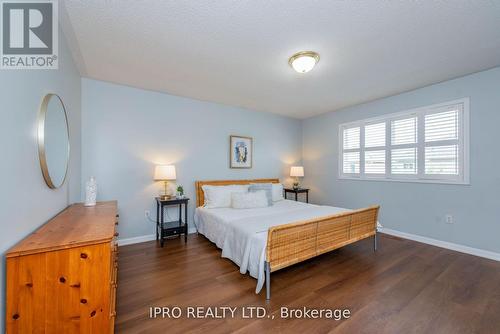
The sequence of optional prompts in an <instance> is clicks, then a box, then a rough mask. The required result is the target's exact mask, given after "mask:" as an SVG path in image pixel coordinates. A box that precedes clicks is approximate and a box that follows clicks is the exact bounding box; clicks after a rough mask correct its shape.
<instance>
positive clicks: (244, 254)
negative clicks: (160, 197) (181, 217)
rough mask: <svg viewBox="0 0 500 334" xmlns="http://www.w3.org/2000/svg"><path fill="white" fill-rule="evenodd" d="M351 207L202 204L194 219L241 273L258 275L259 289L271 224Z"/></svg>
mask: <svg viewBox="0 0 500 334" xmlns="http://www.w3.org/2000/svg"><path fill="white" fill-rule="evenodd" d="M346 211H350V210H349V209H343V208H336V207H332V206H320V205H313V204H306V203H302V202H295V201H289V200H283V201H279V202H275V203H274V205H272V206H269V207H265V208H256V209H232V208H216V209H206V208H203V207H199V208H197V209H196V211H195V215H194V222H195V224H196V227H197V230H198V232H199V233H201V234H203V235H204V236H206V237H207V238H208V239H209V240H210V241H212V242H214V243H215V244H216V245H217V247H219V248H220V249H222V257H225V258H228V259H230V260H231V261H233V262H234V263H236V264H237V265H238V266H239V267H240V273H242V274H246V273H247V272H248V273H249V274H250V276H252V277H255V278H256V279H257V287H256V289H255V293H259V292H260V290H261V289H262V286H263V285H264V280H265V275H264V261H265V260H266V252H265V251H266V244H267V231H268V230H269V228H270V227H272V226H276V225H283V224H288V223H293V222H297V221H301V220H306V219H313V218H318V217H323V216H328V215H332V214H336V213H339V212H346Z"/></svg>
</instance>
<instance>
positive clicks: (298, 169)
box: [290, 166, 304, 189]
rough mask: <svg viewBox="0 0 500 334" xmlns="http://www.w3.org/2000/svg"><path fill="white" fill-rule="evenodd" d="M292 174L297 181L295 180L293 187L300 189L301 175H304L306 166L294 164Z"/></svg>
mask: <svg viewBox="0 0 500 334" xmlns="http://www.w3.org/2000/svg"><path fill="white" fill-rule="evenodd" d="M290 176H291V177H295V182H293V189H299V188H300V183H299V177H304V167H302V166H292V168H290Z"/></svg>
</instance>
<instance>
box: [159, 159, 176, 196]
mask: <svg viewBox="0 0 500 334" xmlns="http://www.w3.org/2000/svg"><path fill="white" fill-rule="evenodd" d="M175 179H176V174H175V166H173V165H159V166H156V167H155V176H154V180H155V181H163V182H165V190H164V193H163V195H161V198H162V199H169V198H170V197H171V196H170V195H168V194H167V182H168V181H170V180H175Z"/></svg>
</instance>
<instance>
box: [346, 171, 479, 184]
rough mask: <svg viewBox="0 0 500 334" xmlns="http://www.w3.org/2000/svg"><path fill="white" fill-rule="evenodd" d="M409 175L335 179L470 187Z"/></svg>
mask: <svg viewBox="0 0 500 334" xmlns="http://www.w3.org/2000/svg"><path fill="white" fill-rule="evenodd" d="M370 175H375V174H370ZM409 176H411V175H404V174H402V175H401V177H400V178H397V179H389V178H385V177H383V176H382V177H375V176H368V177H366V176H365V177H360V176H355V175H353V176H350V175H349V174H344V175H342V176H338V177H337V178H338V179H339V180H351V181H353V180H354V181H377V182H407V183H434V184H436V183H437V184H451V185H459V186H460V185H462V186H470V182H465V181H454V180H444V179H443V180H440V179H435V180H434V179H417V178H412V177H409Z"/></svg>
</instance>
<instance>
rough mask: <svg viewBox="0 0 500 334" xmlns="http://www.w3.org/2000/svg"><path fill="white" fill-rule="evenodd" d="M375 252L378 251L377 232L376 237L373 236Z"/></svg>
mask: <svg viewBox="0 0 500 334" xmlns="http://www.w3.org/2000/svg"><path fill="white" fill-rule="evenodd" d="M373 251H374V252H376V251H377V231H375V235H374V236H373Z"/></svg>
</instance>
